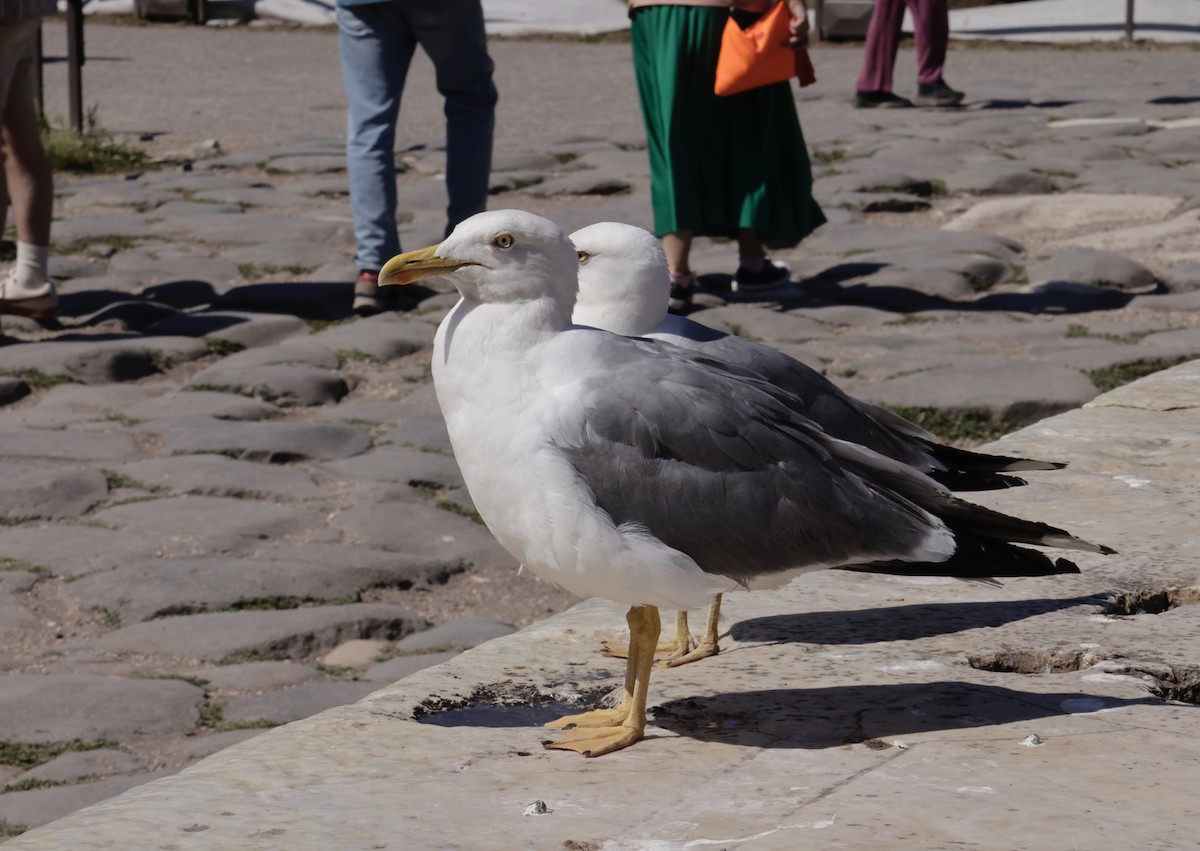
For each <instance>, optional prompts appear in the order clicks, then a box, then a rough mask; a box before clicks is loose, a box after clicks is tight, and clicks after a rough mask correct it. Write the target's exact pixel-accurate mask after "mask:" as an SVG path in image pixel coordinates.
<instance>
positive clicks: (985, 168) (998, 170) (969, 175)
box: [946, 163, 1055, 195]
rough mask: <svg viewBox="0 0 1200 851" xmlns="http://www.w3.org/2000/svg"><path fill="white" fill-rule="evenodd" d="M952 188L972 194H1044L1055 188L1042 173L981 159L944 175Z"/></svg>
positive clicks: (954, 190) (955, 190)
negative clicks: (981, 160)
mask: <svg viewBox="0 0 1200 851" xmlns="http://www.w3.org/2000/svg"><path fill="white" fill-rule="evenodd" d="M946 188H947V189H949V190H950V191H951V192H969V193H971V194H975V195H1044V194H1046V193H1049V192H1053V191H1054V190H1055V186H1054V181H1053V180H1051V179H1050V178H1049V177H1047V176H1046V175H1044V174H1039V173H1038V172H1036V171H1032V170H1029V169H1026V168H1016V167H1013V166H1011V165H1006V164H1004V163H980V164H977V165H972V166H969V167H967V168H964V169H961V170H959V171H955V172H952V173H950V174H948V175H947V176H946Z"/></svg>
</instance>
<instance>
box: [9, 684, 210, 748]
mask: <svg viewBox="0 0 1200 851" xmlns="http://www.w3.org/2000/svg"><path fill="white" fill-rule="evenodd" d="M0 682H2V683H3V689H0V741H5V742H28V743H48V742H68V741H71V740H72V739H82V740H83V741H87V742H92V741H100V740H108V739H119V740H123V739H126V738H136V737H146V736H161V735H164V734H166V733H177V732H182V731H184V730H187V729H190V728H191V727H194V726H195V725H196V722H197V720H199V717H200V716H199V713H198V712H197V710H196V704H197V703H198V702H199V701H200V699H201V698H202V697H203V696H204V692H203V691H202V690H201V689H198V688H196V687H195V686H193V685H190V684H188V683H185V682H181V681H180V680H154V679H128V678H120V677H100V676H96V675H94V674H57V675H52V676H40V675H37V674H9V675H8V676H6V677H4V678H3V680H0ZM167 702H170V703H171V704H173V709H172V711H170V712H166V713H164V712H162V709H161V707H162V706H163V704H165V703H167Z"/></svg>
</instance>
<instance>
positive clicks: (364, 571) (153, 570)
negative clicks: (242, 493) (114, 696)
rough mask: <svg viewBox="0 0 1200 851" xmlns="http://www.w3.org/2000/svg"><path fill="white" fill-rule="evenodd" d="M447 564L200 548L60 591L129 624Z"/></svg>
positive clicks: (320, 594)
mask: <svg viewBox="0 0 1200 851" xmlns="http://www.w3.org/2000/svg"><path fill="white" fill-rule="evenodd" d="M206 531H207V530H206ZM446 572H447V568H446V566H445V565H444V563H442V562H439V561H437V560H433V559H417V558H411V557H410V558H405V557H402V556H398V555H393V556H392V558H391V559H390V560H389V561H388V562H386V563H384V564H382V565H381V564H377V563H370V562H363V561H359V560H357V559H356V560H355V561H354V562H351V563H348V564H343V563H338V562H321V561H315V560H314V561H302V560H298V559H295V560H288V559H283V558H275V559H266V558H256V559H251V558H222V557H217V556H207V555H206V556H198V557H195V558H174V559H170V558H168V559H150V560H143V561H135V562H130V563H128V564H123V565H120V566H119V567H117V568H115V569H114V570H110V571H105V572H103V573H95V574H92V575H91V576H85V577H83V578H82V579H77V580H76V581H74V582H71V583H70V585H69V587H67V586H64V587H63V589H62V590H61V591H60V594H61V596H63V597H64V598H65V599H69V600H72V601H73V602H74V603H75V604H76V605H78V606H80V607H81V608H83V609H103V610H106V611H110V612H114V613H116V614H118V615H120V617H121V621H122V622H123V623H126V624H128V623H134V622H136V621H144V620H149V619H150V618H154V617H163V616H166V615H174V614H192V613H195V612H204V611H219V610H222V609H230V608H237V609H241V608H250V607H252V604H254V605H259V604H262V605H270V604H272V601H274V604H275V605H276V606H277V607H278V608H287V607H288V606H294V605H296V604H297V603H299V602H304V603H309V602H328V601H341V602H345V601H347V600H357V599H358V597H359V595H360V594H361V593H362V592H363V591H365V590H367V589H370V588H384V587H390V588H411V587H413V586H416V585H421V586H426V587H427V586H429V585H430V584H431V583H432V582H433V581H435V580H436V579H437V578H439V577H444V576H445V575H446Z"/></svg>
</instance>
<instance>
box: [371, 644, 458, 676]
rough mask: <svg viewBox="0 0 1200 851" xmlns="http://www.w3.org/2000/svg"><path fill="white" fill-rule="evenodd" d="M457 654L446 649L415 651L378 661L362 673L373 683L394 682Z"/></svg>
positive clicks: (456, 651) (446, 660) (455, 651)
mask: <svg viewBox="0 0 1200 851" xmlns="http://www.w3.org/2000/svg"><path fill="white" fill-rule="evenodd" d="M458 654H459V651H458V650H446V651H443V652H441V653H416V654H413V655H409V656H395V657H393V658H391V659H388V660H387V661H386V662H380V663H379V664H378V665H373V666H371V667H370V668H368V669H367V670H366V672H365V673H364V674H363V675H362V678H363V679H364V680H368V681H370V682H374V683H394V682H395V681H396V680H399V679H402V678H404V677H407V676H408V675H409V674H415V673H416V672H417V671H423V670H425V669H426V668H432V667H433V666H434V665H440V664H442V663H443V662H448V661H449V660H451V659H453V658H454V657H455V656H457V655H458Z"/></svg>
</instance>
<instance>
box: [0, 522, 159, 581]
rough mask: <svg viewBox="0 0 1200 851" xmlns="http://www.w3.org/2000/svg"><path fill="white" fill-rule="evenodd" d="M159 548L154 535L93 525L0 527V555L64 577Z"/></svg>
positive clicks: (149, 554)
mask: <svg viewBox="0 0 1200 851" xmlns="http://www.w3.org/2000/svg"><path fill="white" fill-rule="evenodd" d="M163 549H164V547H163V543H162V542H161V541H160V540H159V539H158V538H156V537H151V536H149V535H145V534H139V533H136V532H126V531H122V530H117V529H102V528H97V527H94V526H71V525H55V526H42V527H37V528H29V527H20V528H4V529H0V559H11V560H13V561H15V562H19V563H22V564H28V565H33V566H35V567H38V568H42V569H43V570H47V571H49V572H50V573H51V574H53V575H55V576H63V577H68V578H70V577H75V576H82V575H84V574H87V573H92V572H93V571H97V570H108V569H110V568H113V567H116V566H117V565H120V564H124V563H125V562H127V561H129V560H132V559H139V558H151V557H154V556H159V555H161V554H162V553H163Z"/></svg>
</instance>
